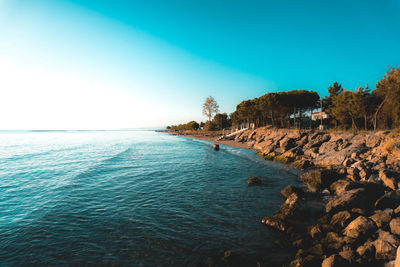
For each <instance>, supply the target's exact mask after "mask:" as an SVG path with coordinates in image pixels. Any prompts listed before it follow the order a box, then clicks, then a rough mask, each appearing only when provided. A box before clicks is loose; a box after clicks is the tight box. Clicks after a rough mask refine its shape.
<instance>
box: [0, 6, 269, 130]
mask: <svg viewBox="0 0 400 267" xmlns="http://www.w3.org/2000/svg"><path fill="white" fill-rule="evenodd" d="M3 4H4V3H3ZM32 10H34V11H35V12H33V11H32ZM32 10H29V8H26V10H22V14H19V17H16V18H12V15H10V17H9V18H8V20H9V23H8V24H6V27H7V28H3V30H4V32H5V33H6V34H5V37H3V39H4V40H5V39H6V38H7V37H8V39H7V40H5V42H3V44H0V48H1V51H0V73H1V80H0V88H1V89H0V114H2V115H1V116H0V129H14V130H20V129H21V130H27V129H56V130H57V129H121V128H140V127H156V126H159V127H162V126H165V125H168V124H174V123H181V122H184V121H187V120H192V119H196V120H204V119H205V118H203V117H202V114H201V104H202V101H203V98H205V97H206V96H208V95H209V94H212V93H213V92H205V93H204V92H200V91H201V90H199V89H201V87H203V86H210V85H211V83H212V82H214V83H215V84H223V83H225V85H226V84H231V83H232V84H233V83H234V82H238V81H239V80H243V81H245V82H247V81H249V80H250V84H251V83H252V81H251V79H253V80H254V78H250V77H247V76H246V75H242V74H240V73H236V76H237V77H238V79H236V81H235V80H233V81H230V82H226V81H223V82H222V81H218V79H220V78H218V77H212V75H210V73H208V72H209V71H213V70H215V72H217V73H221V71H222V72H228V73H229V72H232V71H231V70H228V69H224V67H222V66H219V65H218V64H214V63H210V62H205V61H203V60H201V59H199V58H196V57H195V56H193V55H190V54H188V53H186V52H184V51H181V50H179V49H178V48H174V47H172V46H170V45H168V44H165V43H163V42H161V41H159V40H157V39H155V38H153V37H151V36H147V35H145V34H144V33H141V32H138V31H136V30H134V29H132V28H130V27H128V28H127V27H126V26H124V25H122V24H118V23H117V22H115V21H112V20H110V19H107V18H103V17H101V16H100V15H98V14H96V13H92V12H88V11H86V10H82V9H80V8H77V7H76V6H69V5H68V6H67V9H64V11H65V14H63V15H62V16H61V18H55V17H54V16H56V15H55V14H52V13H48V12H49V10H46V9H41V8H38V7H35V9H32ZM36 12H37V13H36ZM72 14H75V16H76V15H77V14H78V15H79V16H82V17H84V22H85V23H83V21H81V22H80V23H83V25H82V26H81V27H79V28H77V27H76V28H75V27H72V26H71V25H68V24H65V23H64V22H65V21H66V20H68V19H72V18H73V15H72ZM38 16H41V17H38ZM43 16H47V17H45V18H46V19H47V20H48V21H50V22H54V25H51V27H50V26H49V27H44V25H43V24H44V23H45V22H46V19H44V17H43ZM10 22H12V23H13V24H10ZM72 24H74V26H76V25H75V24H79V23H78V22H77V21H75V22H72ZM3 27H4V26H3ZM0 29H1V24H0ZM69 38H71V39H69ZM102 39H109V40H107V42H102ZM0 40H1V39H0ZM187 62H190V65H188V66H187V67H186V68H185V64H186V63H187ZM204 75H208V76H207V79H208V81H203V84H199V82H200V81H202V80H203V79H204V78H203V76H204ZM231 75H232V74H231V73H230V74H229V76H231ZM223 79H224V78H223ZM191 83H192V84H191ZM240 83H242V84H243V83H244V82H239V84H240ZM253 83H254V82H253ZM257 83H258V84H259V85H261V84H262V83H263V82H262V81H258V82H257ZM186 84H188V85H190V84H191V87H186V86H187V85H186ZM211 86H212V85H211ZM214 86H215V85H214ZM213 89H216V90H217V91H218V89H217V88H213ZM214 95H218V92H217V93H216V94H214ZM220 103H221V106H223V107H225V108H226V106H227V105H226V104H225V103H224V101H223V99H221V100H220ZM196 105H197V106H196ZM231 111H232V110H231ZM231 111H229V110H227V112H231Z"/></svg>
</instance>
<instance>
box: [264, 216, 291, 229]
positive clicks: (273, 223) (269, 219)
mask: <svg viewBox="0 0 400 267" xmlns="http://www.w3.org/2000/svg"><path fill="white" fill-rule="evenodd" d="M261 222H262V223H263V224H266V225H268V226H269V227H272V228H275V229H276V230H279V231H286V225H285V223H284V222H283V220H282V219H281V218H279V217H278V216H266V217H264V218H263V219H262V221H261Z"/></svg>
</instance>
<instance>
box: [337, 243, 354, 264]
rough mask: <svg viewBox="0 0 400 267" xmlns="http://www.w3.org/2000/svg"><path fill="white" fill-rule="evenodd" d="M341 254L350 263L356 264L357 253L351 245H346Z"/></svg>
mask: <svg viewBox="0 0 400 267" xmlns="http://www.w3.org/2000/svg"><path fill="white" fill-rule="evenodd" d="M339 255H340V256H341V257H342V258H343V259H345V260H346V261H347V262H348V263H350V264H354V263H355V262H356V259H357V255H356V253H355V252H354V250H353V249H352V248H351V246H349V245H346V246H344V247H343V249H342V250H341V251H340V252H339Z"/></svg>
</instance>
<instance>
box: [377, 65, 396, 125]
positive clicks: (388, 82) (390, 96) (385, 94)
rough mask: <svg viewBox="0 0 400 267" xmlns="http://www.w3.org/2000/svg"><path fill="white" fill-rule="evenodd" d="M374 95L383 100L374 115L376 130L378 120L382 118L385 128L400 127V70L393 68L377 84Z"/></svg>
mask: <svg viewBox="0 0 400 267" xmlns="http://www.w3.org/2000/svg"><path fill="white" fill-rule="evenodd" d="M375 87H376V90H374V92H373V93H374V94H376V95H377V96H379V97H380V98H381V99H382V102H381V103H380V104H379V105H378V107H377V109H376V111H375V115H374V128H375V129H376V128H377V118H378V116H380V118H381V121H383V122H384V126H385V127H392V128H393V127H399V126H400V68H397V69H395V68H391V69H389V71H388V72H387V73H386V74H385V76H384V77H383V78H382V79H381V80H380V81H378V82H377V83H376V86H375Z"/></svg>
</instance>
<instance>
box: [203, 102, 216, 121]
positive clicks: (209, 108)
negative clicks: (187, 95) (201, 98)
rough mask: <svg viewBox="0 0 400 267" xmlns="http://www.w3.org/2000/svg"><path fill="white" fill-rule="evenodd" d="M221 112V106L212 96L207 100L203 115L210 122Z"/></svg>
mask: <svg viewBox="0 0 400 267" xmlns="http://www.w3.org/2000/svg"><path fill="white" fill-rule="evenodd" d="M218 111H219V106H218V104H217V101H215V99H214V98H213V97H212V96H209V97H207V98H206V101H205V102H204V104H203V114H204V115H205V116H207V118H208V121H211V118H212V117H213V116H214V114H217V113H218Z"/></svg>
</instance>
